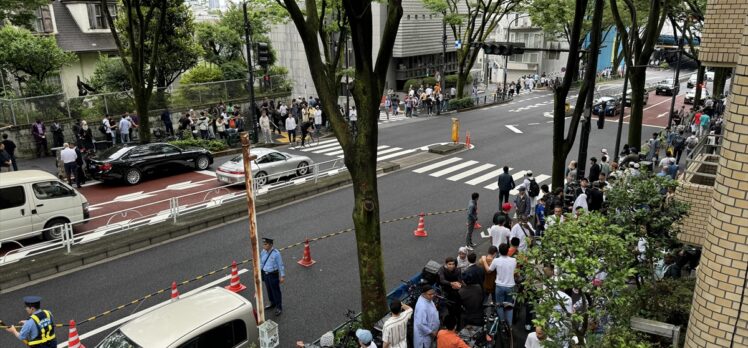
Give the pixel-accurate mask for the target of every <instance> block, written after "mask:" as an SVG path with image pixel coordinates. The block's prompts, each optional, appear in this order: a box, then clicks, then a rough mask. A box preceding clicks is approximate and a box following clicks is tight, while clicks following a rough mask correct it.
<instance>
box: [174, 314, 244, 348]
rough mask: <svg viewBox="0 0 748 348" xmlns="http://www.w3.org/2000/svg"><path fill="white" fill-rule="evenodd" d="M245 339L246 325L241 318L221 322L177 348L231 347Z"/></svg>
mask: <svg viewBox="0 0 748 348" xmlns="http://www.w3.org/2000/svg"><path fill="white" fill-rule="evenodd" d="M246 340H247V325H246V324H244V321H242V320H234V321H232V322H230V323H226V324H223V325H221V326H219V327H217V328H214V329H212V330H210V331H208V332H205V333H203V334H202V335H200V336H198V337H195V338H194V339H192V340H191V341H189V342H187V343H185V344H183V345H181V346H180V347H179V348H233V347H236V346H237V345H238V344H240V343H242V342H244V341H246Z"/></svg>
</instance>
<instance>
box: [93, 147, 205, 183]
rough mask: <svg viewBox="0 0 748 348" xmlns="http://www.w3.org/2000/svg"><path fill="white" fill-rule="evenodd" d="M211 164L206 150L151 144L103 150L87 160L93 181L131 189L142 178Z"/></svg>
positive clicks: (202, 167) (198, 168) (200, 167)
mask: <svg viewBox="0 0 748 348" xmlns="http://www.w3.org/2000/svg"><path fill="white" fill-rule="evenodd" d="M212 163H213V155H211V153H210V151H208V150H206V149H203V148H199V147H192V148H186V149H181V148H179V147H176V146H174V145H171V144H166V143H154V144H145V145H124V146H115V147H111V148H109V149H106V150H104V151H102V152H100V153H98V154H97V155H96V156H95V157H94V158H92V159H90V160H89V162H88V171H89V173H90V174H91V176H93V177H94V179H97V180H101V181H113V180H124V181H125V182H126V183H128V184H130V185H135V184H137V183H139V182H140V181H141V180H142V179H143V175H144V174H150V173H154V172H157V171H158V172H160V171H167V170H173V169H180V168H195V169H197V170H205V169H207V168H208V167H209V166H210V165H211V164H212Z"/></svg>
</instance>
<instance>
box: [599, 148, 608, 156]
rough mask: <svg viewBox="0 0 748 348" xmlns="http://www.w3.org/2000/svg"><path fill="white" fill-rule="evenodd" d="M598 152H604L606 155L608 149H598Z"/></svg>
mask: <svg viewBox="0 0 748 348" xmlns="http://www.w3.org/2000/svg"><path fill="white" fill-rule="evenodd" d="M600 152H602V153H604V154H606V155H607V154H608V149H602V150H600Z"/></svg>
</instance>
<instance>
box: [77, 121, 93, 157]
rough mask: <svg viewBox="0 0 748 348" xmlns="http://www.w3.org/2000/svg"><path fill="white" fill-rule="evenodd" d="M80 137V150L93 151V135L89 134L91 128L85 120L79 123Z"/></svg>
mask: <svg viewBox="0 0 748 348" xmlns="http://www.w3.org/2000/svg"><path fill="white" fill-rule="evenodd" d="M80 137H81V143H82V144H81V145H82V146H81V148H83V149H91V150H94V141H93V133H92V132H91V127H89V126H88V122H86V121H85V120H83V121H81V130H80Z"/></svg>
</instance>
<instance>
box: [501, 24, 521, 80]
mask: <svg viewBox="0 0 748 348" xmlns="http://www.w3.org/2000/svg"><path fill="white" fill-rule="evenodd" d="M518 19H519V14H515V15H514V19H513V20H511V21H509V25H508V26H507V27H506V40H504V41H506V42H509V31H511V30H512V23H514V22H515V21H517V20H518ZM508 68H509V56H504V83H503V85H504V87H503V93H504V94H506V95H509V94H508V93H507V91H506V71H507V70H508Z"/></svg>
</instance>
